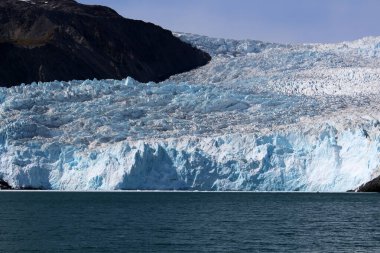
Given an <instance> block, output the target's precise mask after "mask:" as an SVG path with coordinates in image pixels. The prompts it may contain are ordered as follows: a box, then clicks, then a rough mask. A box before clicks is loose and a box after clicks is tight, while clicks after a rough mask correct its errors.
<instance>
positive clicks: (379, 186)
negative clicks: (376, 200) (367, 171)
mask: <svg viewBox="0 0 380 253" xmlns="http://www.w3.org/2000/svg"><path fill="white" fill-rule="evenodd" d="M356 191H357V192H380V177H377V178H375V179H373V180H372V181H369V182H368V183H365V184H363V185H361V186H360V187H359V188H358V189H357V190H356Z"/></svg>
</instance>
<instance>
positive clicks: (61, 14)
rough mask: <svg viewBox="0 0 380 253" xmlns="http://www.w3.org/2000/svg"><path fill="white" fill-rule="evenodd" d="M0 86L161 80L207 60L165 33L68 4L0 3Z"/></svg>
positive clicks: (61, 0) (65, 0) (39, 0)
mask: <svg viewBox="0 0 380 253" xmlns="http://www.w3.org/2000/svg"><path fill="white" fill-rule="evenodd" d="M0 13H1V15H0V55H1V58H0V86H6V87H9V86H14V85H18V84H21V83H31V82H35V81H54V80H60V81H68V80H73V79H80V80H83V79H93V78H97V79H108V78H112V79H122V78H125V77H127V76H131V77H133V78H135V79H137V80H139V81H142V82H147V81H162V80H164V79H166V78H168V77H169V76H171V75H173V74H177V73H181V72H184V71H188V70H191V69H193V68H196V67H198V66H201V65H204V64H206V63H207V62H208V61H209V60H210V59H211V58H210V56H209V55H208V54H207V53H205V52H202V51H201V50H198V49H196V48H194V47H192V46H191V45H189V44H187V43H185V42H182V41H181V40H179V39H178V38H176V37H175V36H173V35H172V33H171V32H170V31H168V30H164V29H162V28H161V27H159V26H156V25H154V24H151V23H145V22H143V21H137V20H131V19H126V18H123V17H122V16H120V15H119V14H117V13H116V12H115V11H114V10H112V9H110V8H107V7H103V6H90V5H83V4H79V3H77V2H76V1H73V0H23V1H21V0H2V1H0Z"/></svg>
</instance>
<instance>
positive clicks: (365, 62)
mask: <svg viewBox="0 0 380 253" xmlns="http://www.w3.org/2000/svg"><path fill="white" fill-rule="evenodd" d="M175 35H176V36H178V37H179V38H180V39H182V40H184V41H185V42H188V43H190V44H192V45H194V46H196V47H198V48H200V49H202V50H205V51H207V52H208V53H209V54H210V55H212V57H213V59H212V60H211V62H210V63H209V64H208V65H206V66H203V67H200V68H198V69H195V70H193V71H190V72H186V73H182V74H179V75H176V76H173V77H171V78H169V79H168V80H166V81H164V82H161V83H153V82H150V83H139V82H137V81H135V80H133V79H132V78H129V77H128V78H127V79H124V80H96V79H95V80H84V81H83V80H82V81H80V80H73V81H70V82H60V81H55V82H50V83H33V84H30V85H25V84H22V85H21V86H17V87H12V88H0V118H1V119H0V179H3V180H4V181H6V182H8V183H9V184H10V185H11V186H12V187H14V188H40V189H54V190H205V191H207V190H212V191H227V190H231V191H326V192H332V191H334V192H335V191H337V192H339V191H347V190H350V189H355V188H356V187H358V186H359V185H361V184H363V183H365V182H367V181H369V180H371V179H373V178H375V177H377V176H379V175H380V167H379V164H380V161H379V160H380V156H379V154H380V121H379V119H380V113H379V112H380V110H379V109H380V108H379V105H380V104H379V102H378V101H379V98H380V95H379V94H380V85H379V84H380V83H379V80H380V79H379V77H380V68H379V66H380V37H369V38H364V39H361V40H358V41H353V42H343V43H338V44H305V45H282V44H275V43H265V42H261V41H253V40H244V41H237V40H228V39H215V38H209V37H206V36H200V35H193V34H184V33H176V34H175Z"/></svg>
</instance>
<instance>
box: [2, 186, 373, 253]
mask: <svg viewBox="0 0 380 253" xmlns="http://www.w3.org/2000/svg"><path fill="white" fill-rule="evenodd" d="M0 201H1V211H0V212H1V213H0V252H380V194H294V193H292V194H285V193H284V194H278V193H277V194H269V193H57V192H54V193H46V192H40V193H36V192H1V193H0Z"/></svg>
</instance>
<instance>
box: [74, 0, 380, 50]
mask: <svg viewBox="0 0 380 253" xmlns="http://www.w3.org/2000/svg"><path fill="white" fill-rule="evenodd" d="M79 2H81V3H85V4H100V5H107V6H109V7H111V8H113V9H115V10H116V11H117V12H118V13H119V14H121V15H123V16H125V17H127V18H132V19H140V20H144V21H147V22H152V23H155V24H157V25H160V26H162V27H164V28H166V29H169V30H172V31H178V32H189V33H196V34H202V35H208V36H211V37H219V38H232V39H255V40H262V41H270V42H280V43H331V42H341V41H349V40H355V39H359V38H362V37H365V36H380V14H379V13H380V0H79Z"/></svg>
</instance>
